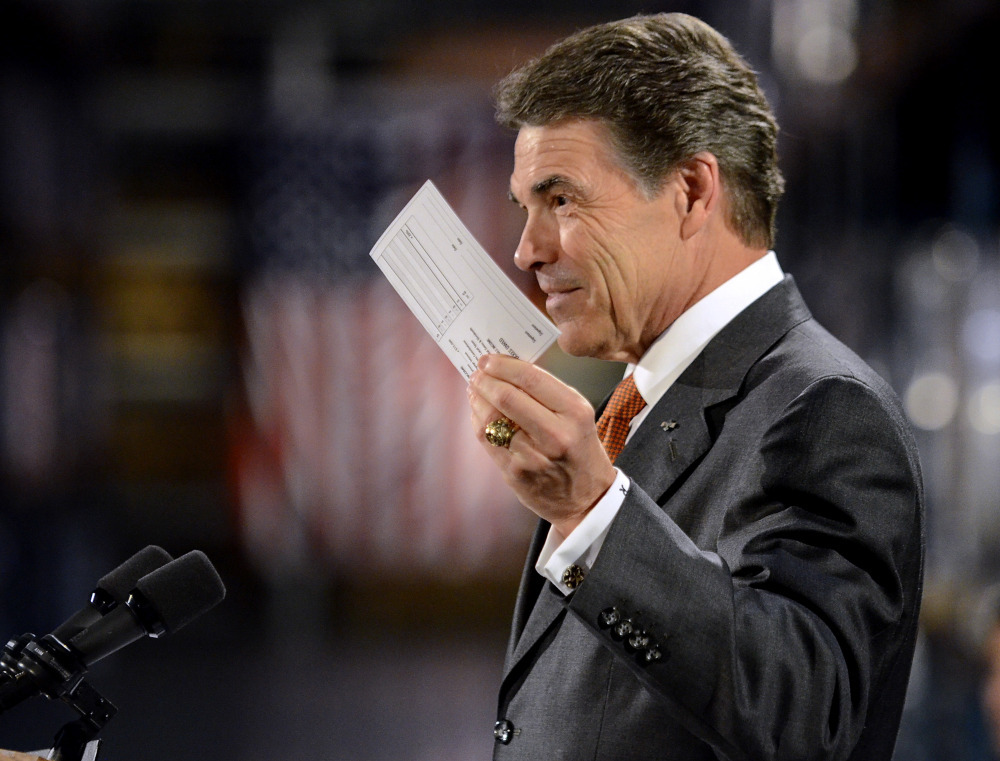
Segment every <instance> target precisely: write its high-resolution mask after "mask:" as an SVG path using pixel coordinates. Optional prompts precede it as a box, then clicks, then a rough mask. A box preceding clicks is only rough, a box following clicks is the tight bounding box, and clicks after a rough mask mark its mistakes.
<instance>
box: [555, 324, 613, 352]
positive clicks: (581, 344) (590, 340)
mask: <svg viewBox="0 0 1000 761" xmlns="http://www.w3.org/2000/svg"><path fill="white" fill-rule="evenodd" d="M559 329H560V330H561V331H562V332H561V333H560V334H559V338H558V339H556V340H557V343H558V344H559V348H560V349H562V350H563V351H564V352H565V353H566V354H569V355H570V356H571V357H592V358H594V359H604V358H605V356H606V355H607V346H606V342H605V341H601V340H600V339H599V338H598V337H596V336H593V335H586V334H581V333H580V331H577V330H574V329H573V328H572V327H571V326H566V325H560V326H559Z"/></svg>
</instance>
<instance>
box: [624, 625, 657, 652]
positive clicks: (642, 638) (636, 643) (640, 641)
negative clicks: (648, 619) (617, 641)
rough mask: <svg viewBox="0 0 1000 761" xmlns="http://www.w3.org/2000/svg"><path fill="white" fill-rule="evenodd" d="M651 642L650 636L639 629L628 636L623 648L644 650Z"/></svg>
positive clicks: (634, 650) (635, 650)
mask: <svg viewBox="0 0 1000 761" xmlns="http://www.w3.org/2000/svg"><path fill="white" fill-rule="evenodd" d="M652 644H653V640H652V638H651V637H650V636H649V635H648V634H646V632H644V631H642V630H641V629H640V630H638V631H634V632H632V633H631V634H630V635H629V636H628V639H626V640H625V649H626V650H628V651H629V652H632V653H636V652H638V651H639V650H645V649H646V648H648V647H649V646H650V645H652Z"/></svg>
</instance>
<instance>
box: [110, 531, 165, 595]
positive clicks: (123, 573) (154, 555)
mask: <svg viewBox="0 0 1000 761" xmlns="http://www.w3.org/2000/svg"><path fill="white" fill-rule="evenodd" d="M171 560H173V558H172V557H171V556H170V553H169V552H167V551H166V550H164V549H163V548H161V547H157V546H156V545H155V544H151V545H149V546H148V547H145V548H143V549H141V550H139V551H138V552H137V553H135V554H134V555H133V556H132V557H130V558H129V559H128V560H126V561H125V562H124V563H122V564H121V565H120V566H118V567H117V568H115V569H114V570H113V571H111V572H109V573H107V574H106V575H105V576H103V577H101V579H100V581H98V582H97V588H98V589H100V590H103V591H104V592H106V593H107V594H109V595H110V596H111V597H112V598H113V599H114V600H115V601H117V602H124V601H125V598H127V597H128V594H129V592H131V591H132V590H133V589H134V588H135V585H136V583H137V582H138V581H139V579H141V578H142V577H143V576H146V575H147V574H150V573H152V572H153V571H155V570H156V569H157V568H161V567H163V566H165V565H166V564H167V563H169V562H170V561H171Z"/></svg>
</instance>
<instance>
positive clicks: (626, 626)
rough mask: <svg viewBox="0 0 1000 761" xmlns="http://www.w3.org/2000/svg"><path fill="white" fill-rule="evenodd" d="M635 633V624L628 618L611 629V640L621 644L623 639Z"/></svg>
mask: <svg viewBox="0 0 1000 761" xmlns="http://www.w3.org/2000/svg"><path fill="white" fill-rule="evenodd" d="M634 631H635V624H633V623H632V619H630V618H626V619H625V620H623V621H620V622H619V623H617V624H615V626H613V627H611V639H613V640H614V641H615V642H621V641H622V640H623V639H625V638H626V637H628V636H629V635H631V634H632V632H634Z"/></svg>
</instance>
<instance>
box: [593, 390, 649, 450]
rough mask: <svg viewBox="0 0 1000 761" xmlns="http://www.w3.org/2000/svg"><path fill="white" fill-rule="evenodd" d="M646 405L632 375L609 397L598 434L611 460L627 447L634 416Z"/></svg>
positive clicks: (598, 427) (599, 424) (598, 422)
mask: <svg viewBox="0 0 1000 761" xmlns="http://www.w3.org/2000/svg"><path fill="white" fill-rule="evenodd" d="M645 406H646V400H645V399H643V398H642V396H641V395H640V394H639V389H637V388H636V387H635V379H634V378H633V377H632V375H629V376H628V377H627V378H625V379H624V380H622V382H621V383H619V384H618V385H617V386H616V387H615V390H614V391H613V392H612V393H611V398H610V399H608V404H607V406H606V407H605V408H604V412H602V413H601V417H600V419H599V420H598V421H597V435H598V436H599V437H600V438H601V442H602V443H603V444H604V449H605V451H606V452H607V453H608V457H610V458H611V462H614V461H615V459H617V457H618V455H619V454H620V453H621V451H622V449H624V447H625V439H626V437H627V436H628V428H629V424H630V423H631V422H632V418H634V417H635V416H636V415H638V414H639V412H640V410H642V408H643V407H645Z"/></svg>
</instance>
